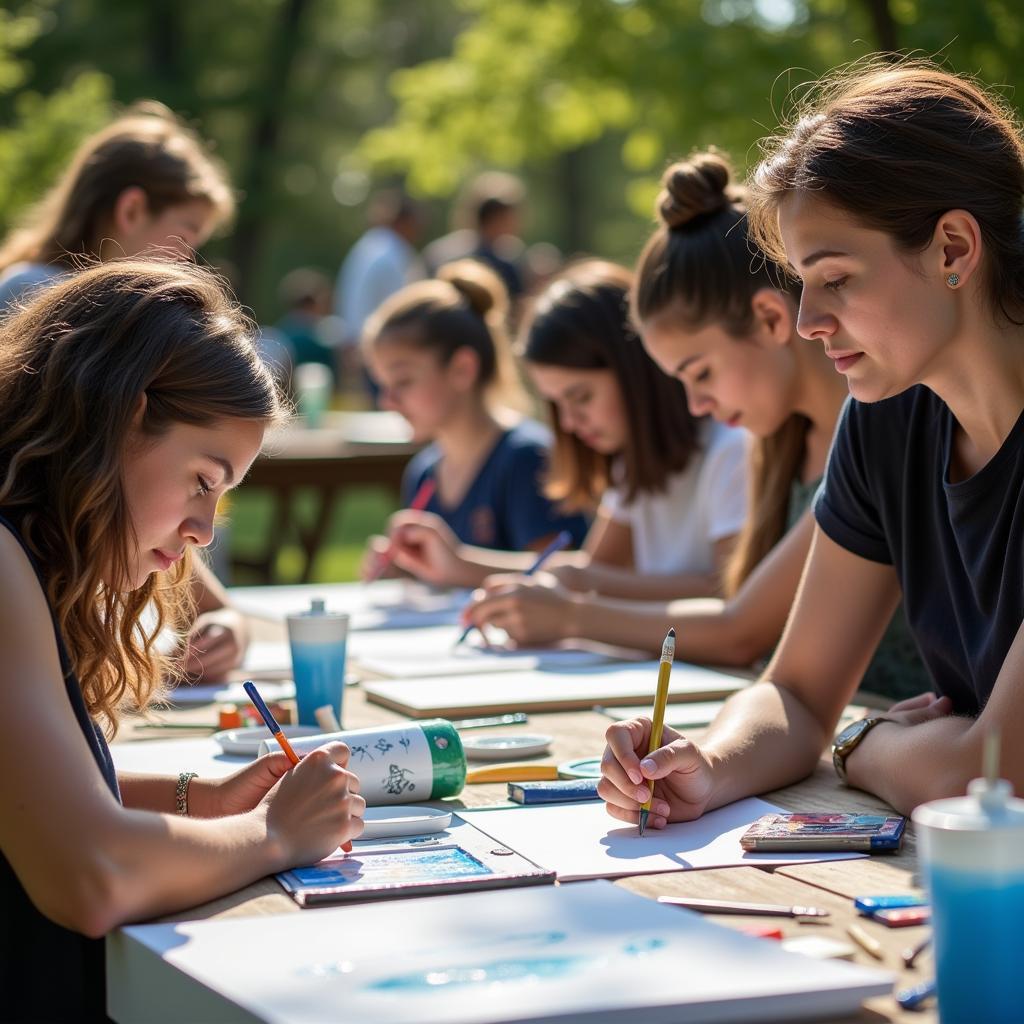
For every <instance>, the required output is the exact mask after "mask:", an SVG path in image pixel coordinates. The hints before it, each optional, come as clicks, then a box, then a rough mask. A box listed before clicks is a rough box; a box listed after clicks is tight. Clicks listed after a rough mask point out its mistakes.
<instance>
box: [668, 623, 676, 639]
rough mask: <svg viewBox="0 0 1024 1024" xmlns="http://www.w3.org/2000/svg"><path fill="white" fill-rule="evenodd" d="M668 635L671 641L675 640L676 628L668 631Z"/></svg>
mask: <svg viewBox="0 0 1024 1024" xmlns="http://www.w3.org/2000/svg"><path fill="white" fill-rule="evenodd" d="M668 635H669V636H670V637H672V639H673V640H675V638H676V627H675V626H673V627H672V628H671V629H670V630H669V631H668Z"/></svg>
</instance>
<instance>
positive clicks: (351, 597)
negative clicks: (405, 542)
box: [228, 580, 469, 632]
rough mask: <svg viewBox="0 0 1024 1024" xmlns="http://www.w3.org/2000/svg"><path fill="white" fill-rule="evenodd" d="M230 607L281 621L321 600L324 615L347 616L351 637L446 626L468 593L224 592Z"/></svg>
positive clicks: (401, 583)
mask: <svg viewBox="0 0 1024 1024" xmlns="http://www.w3.org/2000/svg"><path fill="white" fill-rule="evenodd" d="M228 594H229V595H230V596H231V602H232V604H234V605H235V606H236V607H238V608H239V609H241V610H242V611H243V612H245V613H246V614H248V615H256V616H258V617H260V618H264V619H273V620H275V621H277V622H284V620H285V618H286V617H287V616H288V615H294V614H296V613H297V612H303V611H308V609H309V606H310V603H311V602H312V601H313V600H314V599H315V598H322V599H323V601H324V603H325V606H326V607H327V609H328V611H332V612H347V613H348V614H349V615H350V616H351V619H350V621H349V628H350V629H351V630H353V631H354V632H358V631H361V630H370V629H416V628H422V627H425V626H443V625H451V624H453V623H455V622H456V621H457V619H458V615H459V611H460V609H461V608H462V607H463V605H465V603H466V602H467V601H468V600H469V591H468V590H445V591H437V590H432V589H430V588H429V587H426V586H424V585H423V584H422V583H416V582H412V581H408V580H378V581H377V582H376V583H309V584H302V585H297V586H292V587H230V588H229V589H228Z"/></svg>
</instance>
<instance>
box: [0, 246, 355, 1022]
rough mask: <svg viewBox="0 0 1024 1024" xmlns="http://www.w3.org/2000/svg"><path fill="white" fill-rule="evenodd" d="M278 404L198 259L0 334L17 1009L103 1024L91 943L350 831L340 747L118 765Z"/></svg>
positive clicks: (134, 271) (18, 319) (4, 748)
mask: <svg viewBox="0 0 1024 1024" xmlns="http://www.w3.org/2000/svg"><path fill="white" fill-rule="evenodd" d="M280 414H281V411H280V405H279V400H278V397H277V394H276V392H275V388H274V384H273V382H272V380H271V378H270V376H269V373H268V371H267V370H266V368H265V367H264V366H263V364H262V363H261V362H260V361H259V359H258V357H257V356H256V354H255V350H254V348H253V345H252V342H251V340H250V327H249V324H248V323H247V322H246V321H245V319H244V318H243V317H242V316H241V315H240V313H239V312H238V310H237V308H236V307H235V306H233V305H232V303H230V302H229V301H228V299H227V297H226V295H225V294H224V292H223V291H222V290H221V288H220V286H219V284H218V283H217V282H216V280H215V279H214V278H213V277H212V276H211V275H209V274H207V273H206V272H205V271H202V270H199V269H197V268H196V267H194V266H189V265H161V264H158V263H146V262H141V261H117V262H112V263H109V264H104V265H101V266H99V267H96V268H94V269H91V270H86V271H84V272H82V273H80V274H77V275H72V276H70V277H68V278H67V279H66V280H63V281H61V282H58V283H57V284H55V285H53V286H52V287H51V288H50V289H49V290H47V291H46V292H45V293H44V294H43V295H41V296H40V297H39V298H38V299H37V300H36V302H35V303H33V304H32V305H31V306H29V307H28V308H27V309H26V310H25V311H24V312H22V313H21V314H19V315H16V316H14V317H12V318H10V319H8V320H7V321H6V322H5V323H4V324H3V325H2V326H0V581H2V582H0V649H2V650H3V652H4V657H3V659H2V660H0V707H2V708H3V716H4V742H3V744H0V775H2V776H3V780H4V784H3V786H2V787H0V854H2V856H0V935H2V948H3V956H2V957H0V984H2V985H3V990H4V1019H5V1020H18V1021H20V1020H29V1019H30V1020H82V1021H85V1020H90V1021H91V1020H103V1019H106V1018H105V1000H104V993H103V978H104V967H103V943H102V941H99V937H100V936H102V935H104V934H105V933H106V932H108V931H109V930H110V929H111V928H114V927H115V926H117V925H119V924H122V923H124V922H126V921H135V920H140V919H143V918H147V917H153V916H155V915H159V914H162V913H167V912H169V911H172V910H175V909H179V908H183V907H186V906H191V905H194V904H196V903H201V902H203V901H204V900H208V899H211V898H213V897H215V896H218V895H221V894H224V893H227V892H229V891H232V890H234V889H237V888H238V887H239V886H240V885H245V884H246V883H248V882H251V881H253V880H255V879H257V878H260V877H263V876H265V875H267V874H269V873H272V872H274V871H278V870H282V869H284V868H286V867H289V866H294V865H297V864H306V863H311V862H312V861H315V860H316V859H317V858H320V857H323V856H325V855H326V854H328V853H329V852H331V851H332V850H333V849H335V848H336V847H337V846H338V845H339V843H342V842H345V841H347V840H349V839H351V838H352V837H353V836H355V835H357V834H358V833H359V832H360V831H361V828H362V824H361V821H360V818H361V815H362V813H363V808H364V802H363V800H362V797H360V796H359V795H358V780H357V779H356V778H355V776H353V775H352V774H350V773H349V772H348V771H347V770H346V767H345V766H346V765H347V763H348V749H347V748H346V747H344V746H343V745H340V744H335V745H331V746H328V747H325V748H323V749H321V750H320V751H317V752H316V753H314V754H311V755H309V756H308V757H306V758H305V759H304V760H303V761H302V762H301V763H300V764H299V765H298V766H297V767H296V768H295V769H294V770H292V769H290V765H289V762H288V759H287V758H286V757H285V756H284V755H283V754H274V755H269V756H267V757H263V758H260V759H259V760H257V761H255V762H254V763H253V764H252V765H250V766H248V767H246V768H244V769H242V770H241V771H238V772H236V773H235V774H233V775H231V776H228V777H227V778H224V779H218V780H203V779H190V777H189V775H188V773H186V774H185V775H183V776H181V777H179V778H177V779H176V778H173V777H167V778H164V777H158V776H131V775H125V774H120V775H118V774H117V773H115V770H114V767H113V764H112V761H111V758H110V753H109V750H108V748H107V744H106V741H105V738H104V733H105V732H106V734H107V735H109V734H110V733H111V732H113V731H114V730H115V729H116V726H117V720H118V715H119V711H120V709H121V708H122V707H123V706H125V705H128V704H131V705H135V706H138V707H141V708H144V707H145V706H146V704H147V702H148V701H149V699H150V697H151V696H152V694H153V690H154V688H155V686H156V685H157V684H158V683H159V680H160V679H161V678H162V676H163V675H164V674H165V673H166V672H167V671H168V666H167V664H165V662H164V659H162V658H161V656H160V655H159V654H158V653H157V652H156V648H155V647H154V645H153V639H154V635H155V633H156V630H157V629H158V628H159V626H160V625H161V623H163V622H170V623H172V624H175V623H177V622H179V621H181V619H182V616H183V613H184V611H185V608H184V605H186V604H187V602H188V586H187V581H188V579H189V561H190V557H191V552H192V550H193V549H194V548H197V547H203V546H204V545H206V544H209V543H210V540H211V539H212V536H213V520H214V512H215V509H216V505H217V501H218V499H219V498H220V497H221V496H222V495H223V494H224V493H225V492H226V491H227V490H228V489H229V488H231V487H232V486H234V485H235V484H237V483H238V482H239V481H240V480H241V479H242V477H243V476H244V475H245V473H246V470H247V469H248V467H249V465H250V463H251V462H252V460H253V459H254V458H255V456H256V454H257V452H258V450H259V447H260V444H261V441H262V438H263V432H264V428H265V427H266V426H267V425H268V424H270V423H273V422H274V421H275V420H276V419H278V418H279V417H280ZM150 605H152V606H154V607H155V608H156V610H157V615H156V622H155V623H154V624H153V625H152V627H150V628H148V629H147V627H146V626H145V625H144V622H145V619H144V618H143V616H142V613H143V610H144V609H146V608H147V606H150ZM176 810H177V811H178V813H177V814H176V813H175V811H176Z"/></svg>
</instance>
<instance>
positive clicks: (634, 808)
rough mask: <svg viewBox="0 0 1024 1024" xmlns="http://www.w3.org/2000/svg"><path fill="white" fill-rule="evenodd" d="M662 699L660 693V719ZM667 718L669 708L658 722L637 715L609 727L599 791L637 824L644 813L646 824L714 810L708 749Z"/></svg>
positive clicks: (662, 667) (612, 808)
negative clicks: (712, 808)
mask: <svg viewBox="0 0 1024 1024" xmlns="http://www.w3.org/2000/svg"><path fill="white" fill-rule="evenodd" d="M668 639H669V638H668V637H666V641H668ZM667 647H668V644H667V643H666V645H665V646H664V647H663V648H662V662H661V663H660V664H659V672H658V676H659V684H660V681H661V680H662V678H664V679H665V681H664V693H665V696H666V698H667V694H668V679H667V676H666V672H667V665H666V655H669V656H670V652H669V650H667V649H666V648H667ZM658 690H659V692H660V691H661V690H662V686H661V685H659V687H658ZM657 704H658V700H657V698H655V709H654V710H655V715H654V717H655V718H656V719H658V714H657V711H658V707H657ZM663 721H664V707H663V708H662V710H661V717H660V719H659V720H658V721H652V720H651V719H648V718H634V719H631V720H629V721H627V722H613V723H612V724H611V725H610V726H609V727H608V729H607V730H606V731H605V739H606V740H607V743H608V745H607V746H606V747H605V751H604V756H603V757H602V759H601V781H600V782H599V783H598V787H597V793H598V796H600V797H601V799H602V800H604V801H605V809H606V810H607V811H608V813H609V814H610V815H611V816H612V817H613V818H616V819H618V820H619V821H625V822H629V823H630V824H633V825H638V826H639V824H640V822H641V819H642V818H643V819H645V820H644V828H645V829H647V828H664V827H665V826H666V825H667V824H668V823H669V822H672V821H692V820H693V819H694V818H699V817H700V816H701V815H702V814H703V813H704V812H705V811H707V810H709V809H710V804H711V798H712V794H713V782H714V780H713V777H712V769H711V765H710V763H709V762H708V759H707V757H705V755H704V752H703V751H702V750H701V749H700V748H699V747H698V746H697V745H696V744H695V743H692V742H691V741H690V740H687V739H686V738H685V737H684V736H683V735H682V734H681V733H679V732H676V730H675V729H672V728H670V727H669V726H667V725H662V724H661V723H662V722H663ZM644 810H646V812H647V813H646V815H644V814H643V811H644Z"/></svg>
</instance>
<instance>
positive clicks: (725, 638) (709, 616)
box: [565, 594, 778, 668]
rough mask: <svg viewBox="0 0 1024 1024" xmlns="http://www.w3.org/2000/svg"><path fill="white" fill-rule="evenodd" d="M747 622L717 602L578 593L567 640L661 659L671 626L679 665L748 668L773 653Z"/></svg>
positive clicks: (729, 605) (573, 605) (747, 617)
mask: <svg viewBox="0 0 1024 1024" xmlns="http://www.w3.org/2000/svg"><path fill="white" fill-rule="evenodd" d="M749 619H750V617H749V616H745V615H743V614H742V612H741V611H740V610H739V609H737V608H735V607H734V606H733V604H732V603H731V602H725V601H721V600H719V599H718V598H711V597H709V598H691V599H689V600H685V601H671V602H660V601H652V602H640V601H626V600H622V599H617V598H610V597H593V596H588V595H582V594H580V595H576V596H574V598H573V604H572V608H571V612H570V614H569V615H568V616H567V620H566V634H565V635H566V636H567V637H578V638H583V639H589V640H600V641H604V642H606V643H611V644H619V645H623V646H627V647H635V648H639V649H640V650H645V651H651V652H652V653H653V654H657V653H658V652H660V651H661V645H662V643H663V642H664V640H665V634H666V633H667V632H668V630H669V628H670V627H671V628H674V629H675V630H676V657H678V658H680V659H681V660H683V661H692V662H697V663H698V664H711V665H726V666H735V667H737V668H745V667H747V666H749V665H750V664H751V663H752V662H753V661H754V660H755V659H756V658H758V657H760V656H762V655H763V654H765V653H766V652H767V650H768V649H769V648H770V644H766V643H764V638H763V637H762V636H761V635H760V633H759V632H758V630H757V628H756V627H757V625H758V623H757V622H756V621H755V622H753V623H751V622H750V621H748V620H749ZM775 639H776V640H777V639H778V637H777V636H776V637H775Z"/></svg>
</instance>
